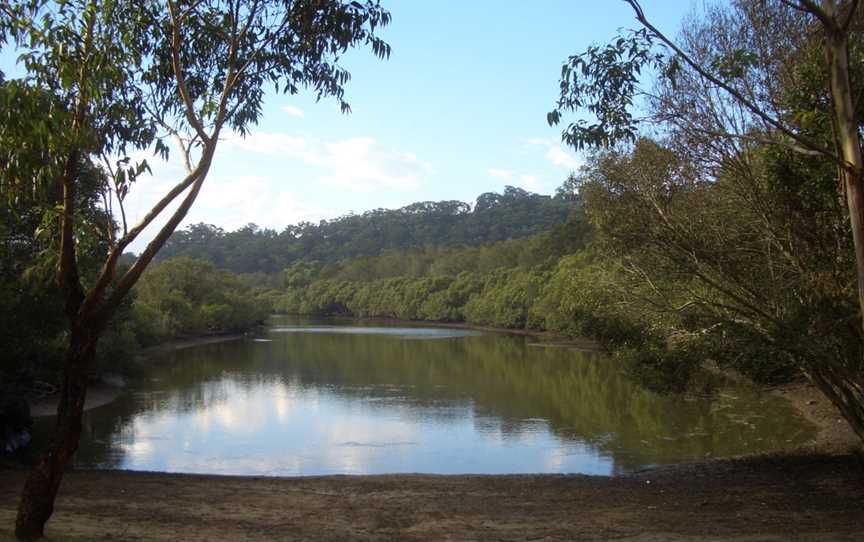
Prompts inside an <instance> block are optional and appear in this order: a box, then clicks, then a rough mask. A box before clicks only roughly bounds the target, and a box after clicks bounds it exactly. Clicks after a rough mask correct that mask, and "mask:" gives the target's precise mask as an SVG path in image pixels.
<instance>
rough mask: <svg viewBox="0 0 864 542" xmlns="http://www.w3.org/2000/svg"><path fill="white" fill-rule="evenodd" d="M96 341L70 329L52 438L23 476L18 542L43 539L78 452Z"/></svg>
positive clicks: (84, 329)
mask: <svg viewBox="0 0 864 542" xmlns="http://www.w3.org/2000/svg"><path fill="white" fill-rule="evenodd" d="M97 338H98V333H97V332H96V330H94V329H88V328H87V327H85V326H82V325H81V324H80V323H76V325H73V327H72V330H71V334H70V340H69V347H68V350H67V352H66V359H65V363H64V374H63V388H62V394H61V397H60V403H59V404H58V405H57V421H56V425H55V429H54V437H53V439H52V441H51V443H50V445H49V446H48V449H47V450H46V451H45V453H44V454H43V455H42V457H41V458H40V459H39V462H38V463H37V464H36V466H35V467H34V468H33V469H32V470H31V471H30V474H29V475H28V476H27V480H26V481H25V483H24V489H23V490H22V492H21V500H20V502H19V504H18V517H17V519H16V521H15V536H16V537H17V538H18V539H19V540H28V541H29V540H37V539H39V538H41V537H42V536H44V529H45V523H46V522H47V521H48V518H50V517H51V514H52V513H53V512H54V499H55V498H56V496H57V490H58V489H59V487H60V481H61V480H62V478H63V471H64V469H65V467H66V465H67V463H68V462H69V460H70V459H71V458H72V455H73V454H74V453H75V451H76V450H77V449H78V440H79V438H80V436H81V418H82V415H83V412H84V400H85V399H86V397H87V371H88V368H89V367H90V365H91V363H92V361H93V359H94V356H95V353H96V341H97Z"/></svg>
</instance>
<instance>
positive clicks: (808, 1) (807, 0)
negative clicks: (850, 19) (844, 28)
mask: <svg viewBox="0 0 864 542" xmlns="http://www.w3.org/2000/svg"><path fill="white" fill-rule="evenodd" d="M798 2H799V3H800V5H801V7H802V8H803V9H805V10H806V11H807V13H809V14H811V15H813V16H814V17H816V18H817V19H819V22H821V23H822V25H823V26H824V27H825V28H827V29H829V30H830V31H831V32H837V31H838V30H839V29H838V28H837V21H835V20H834V17H832V14H829V13H828V12H827V11H825V10H824V9H822V8H821V7H819V5H818V4H816V2H813V0H798Z"/></svg>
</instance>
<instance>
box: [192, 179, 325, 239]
mask: <svg viewBox="0 0 864 542" xmlns="http://www.w3.org/2000/svg"><path fill="white" fill-rule="evenodd" d="M189 214H190V216H189V219H188V220H187V221H186V222H187V223H195V222H201V221H203V222H210V223H214V224H219V226H221V227H223V228H225V229H226V230H233V229H237V228H240V227H242V226H244V225H246V224H248V223H250V222H254V223H255V224H257V225H259V226H262V227H270V228H275V229H282V228H284V227H285V225H286V224H296V223H298V222H301V221H304V220H309V221H312V220H317V219H319V218H321V217H322V216H323V215H324V214H325V213H324V212H323V211H322V209H320V208H318V207H317V206H315V205H309V204H306V203H305V202H303V201H301V200H300V199H298V198H297V197H296V196H295V195H294V194H292V193H291V192H290V191H288V190H283V189H281V188H280V186H279V183H276V182H273V181H272V180H271V179H269V178H267V177H263V176H257V175H243V176H222V175H216V174H214V175H211V176H210V178H208V179H207V180H206V181H205V188H204V189H203V190H202V191H201V195H200V196H199V197H198V201H196V202H195V206H194V207H193V208H192V211H191V212H190V213H189Z"/></svg>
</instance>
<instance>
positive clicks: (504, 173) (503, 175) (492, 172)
mask: <svg viewBox="0 0 864 542" xmlns="http://www.w3.org/2000/svg"><path fill="white" fill-rule="evenodd" d="M489 176H490V177H494V178H496V179H504V180H505V181H509V180H510V179H512V178H513V172H512V171H511V170H509V169H494V168H491V169H489Z"/></svg>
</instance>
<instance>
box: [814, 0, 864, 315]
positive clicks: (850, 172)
mask: <svg viewBox="0 0 864 542" xmlns="http://www.w3.org/2000/svg"><path fill="white" fill-rule="evenodd" d="M822 7H823V9H824V10H825V12H826V13H827V15H828V17H830V18H831V19H832V20H833V25H830V26H826V28H825V54H826V57H827V61H828V71H829V74H830V77H831V98H832V101H833V102H834V115H835V117H836V119H837V132H838V133H837V139H838V143H839V147H840V155H841V158H842V159H843V162H844V167H842V173H841V174H842V176H843V179H842V180H843V184H844V188H845V189H846V204H847V206H848V208H849V221H850V224H851V226H852V241H853V244H854V247H855V268H856V275H857V277H858V305H859V309H860V312H861V326H862V330H864V188H862V186H861V176H862V172H864V158H862V153H861V143H860V140H859V134H858V117H857V114H856V112H855V100H854V97H853V92H852V83H851V80H850V78H849V35H848V31H847V30H845V29H844V28H842V27H841V26H840V23H839V21H838V15H839V13H838V9H837V6H836V4H835V2H834V1H833V0H824V1H823V4H822Z"/></svg>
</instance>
